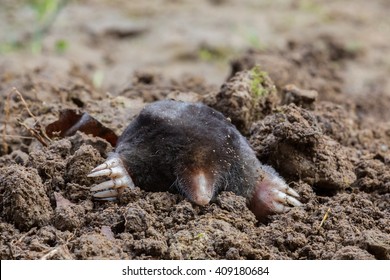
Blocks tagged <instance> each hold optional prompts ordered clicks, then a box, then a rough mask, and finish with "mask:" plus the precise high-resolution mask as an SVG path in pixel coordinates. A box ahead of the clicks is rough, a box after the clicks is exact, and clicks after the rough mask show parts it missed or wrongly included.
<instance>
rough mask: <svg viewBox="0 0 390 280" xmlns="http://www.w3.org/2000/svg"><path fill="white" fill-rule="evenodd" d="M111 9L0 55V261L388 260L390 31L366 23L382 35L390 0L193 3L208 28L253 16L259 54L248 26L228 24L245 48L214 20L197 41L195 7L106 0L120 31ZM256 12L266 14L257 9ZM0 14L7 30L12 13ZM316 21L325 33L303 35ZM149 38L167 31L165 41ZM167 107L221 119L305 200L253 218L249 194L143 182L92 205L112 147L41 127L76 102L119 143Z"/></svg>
mask: <svg viewBox="0 0 390 280" xmlns="http://www.w3.org/2000/svg"><path fill="white" fill-rule="evenodd" d="M84 2H85V3H84ZM87 2H90V3H87ZM108 2H109V1H80V2H77V3H76V2H75V3H73V2H72V3H71V4H69V6H68V7H66V8H65V9H66V10H64V11H63V13H62V14H61V17H60V18H58V19H57V21H56V23H55V25H54V27H53V29H52V31H51V33H49V34H47V38H46V39H45V40H44V41H43V49H42V50H41V52H42V53H41V54H38V55H36V54H35V55H33V54H31V53H29V52H27V51H26V50H24V51H23V50H18V51H14V52H11V53H5V54H1V56H0V58H1V60H0V96H1V99H0V110H1V112H0V135H1V141H0V144H1V147H0V210H1V212H0V229H1V237H0V258H1V259H235V260H237V259H385V260H389V259H390V110H389V108H390V82H389V80H388V77H389V74H390V61H389V60H388V58H389V57H390V55H389V54H390V38H389V36H388V34H389V33H386V32H385V34H386V35H387V39H383V36H384V34H383V33H381V31H380V30H377V29H375V28H373V26H377V24H379V23H381V24H382V25H381V26H383V30H390V28H389V27H390V24H389V20H388V17H386V15H387V12H389V11H390V6H389V3H388V2H387V1H380V0H377V1H358V2H359V3H361V4H362V5H364V7H365V8H364V9H362V8H360V9H359V12H360V11H361V12H362V13H360V14H359V15H360V16H357V15H356V14H354V13H352V12H350V11H349V8H348V7H350V5H349V4H348V3H349V2H348V1H332V3H330V4H329V3H328V2H327V1H313V3H312V4H310V5H309V4H308V3H311V1H285V2H286V3H285V4H283V5H282V4H281V3H279V4H276V3H274V4H270V3H269V1H264V3H263V4H256V3H260V2H261V3H262V1H243V2H242V3H243V4H240V5H238V4H236V3H235V2H234V1H228V0H227V1H201V2H199V3H198V4H197V5H196V9H195V11H197V12H199V13H201V12H202V13H206V14H208V17H209V19H208V20H207V21H206V22H204V23H202V24H201V26H202V27H204V28H206V26H213V28H216V27H215V26H221V24H222V22H224V21H226V20H227V21H228V22H230V23H231V22H232V19H231V18H234V17H237V18H238V19H237V20H241V21H242V22H245V20H244V19H245V18H249V19H253V20H254V19H255V18H256V19H257V20H258V21H255V20H254V21H253V22H251V24H253V26H254V27H256V28H258V29H256V30H257V31H256V32H258V33H255V34H260V35H261V34H263V33H264V34H268V35H267V36H269V38H268V37H267V36H266V37H265V38H264V44H265V45H264V46H263V45H262V44H260V43H261V41H260V39H259V38H257V37H256V38H255V37H253V38H252V37H245V36H249V35H248V32H249V31H248V30H250V32H252V33H253V32H254V31H253V30H252V29H245V28H246V27H245V28H244V27H242V26H241V27H237V28H241V29H239V31H237V32H238V33H240V32H241V33H240V34H244V35H243V36H244V38H246V39H245V40H246V43H247V47H248V48H247V50H245V48H241V45H240V46H236V47H237V48H234V46H235V45H234V42H236V41H235V39H237V38H235V37H234V38H235V39H234V38H231V37H228V36H227V35H226V34H228V33H227V30H226V29H224V27H221V29H220V30H219V29H208V31H204V32H206V33H207V34H208V36H205V38H203V37H202V36H204V35H202V34H204V33H201V31H199V30H201V29H196V28H194V29H191V28H192V27H193V24H192V23H191V22H187V21H186V18H187V16H189V15H191V13H192V12H189V11H192V8H194V7H193V5H194V4H188V3H184V2H185V1H184V2H183V3H182V1H162V0H161V1H158V2H161V3H160V4H166V5H162V7H163V8H162V9H161V10H156V9H155V7H154V6H152V5H148V4H145V2H144V1H134V2H135V3H137V4H136V5H133V6H132V8H130V7H128V6H127V5H128V4H126V3H123V2H126V1H113V2H117V5H122V6H121V7H122V9H123V10H126V11H127V14H126V13H125V15H127V17H125V16H124V15H123V14H122V17H121V18H120V20H122V22H120V20H117V21H116V20H113V18H115V15H118V13H119V12H120V11H119V10H118V9H117V8H115V7H114V6H113V4H112V3H108ZM265 2H267V3H268V4H265ZM276 2H279V1H276ZM6 3H7V5H8V6H7V7H8V9H9V10H10V11H12V12H18V13H21V14H23V15H25V13H26V11H25V10H23V9H22V10H21V11H20V10H18V9H16V8H15V7H13V5H14V4H12V1H9V3H8V1H6ZM305 3H306V4H305ZM237 5H238V6H237ZM256 5H260V6H256ZM19 8H20V7H19ZM260 8H261V10H262V12H263V13H264V14H265V15H264V17H263V18H261V17H259V16H258V13H257V12H256V13H255V11H256V9H260ZM13 9H15V10H16V11H14V10H13ZM210 10H211V11H214V12H215V13H216V14H215V18H213V16H212V13H209V12H208V11H210ZM75 11H78V12H77V13H75ZM92 11H94V12H95V13H98V14H100V15H104V22H106V23H105V24H98V21H96V16H94V15H95V14H94V13H92ZM386 11H387V12H386ZM2 13H5V12H4V11H2ZM105 13H108V14H109V15H107V14H105ZM172 13H173V14H174V15H176V20H177V21H178V22H181V23H183V27H182V29H178V28H177V26H176V25H174V24H173V22H172V21H170V18H171V17H172ZM292 13H295V14H296V15H297V17H296V18H292V16H291V14H292ZM70 14H71V15H74V16H75V19H74V21H72V22H71V23H68V24H70V25H71V26H74V25H77V24H79V25H82V26H83V27H84V29H75V31H74V34H72V35H69V36H70V37H69V38H68V40H72V41H70V44H71V45H70V49H69V50H68V51H67V53H65V54H62V55H58V54H55V55H54V54H53V52H55V51H54V50H52V49H50V46H52V42H53V40H54V39H58V36H59V35H58V34H66V33H61V32H64V30H66V27H67V25H66V22H67V19H68V20H69V16H70ZM219 14H221V15H222V14H223V15H224V16H221V17H220V18H219V17H218V16H217V15H219ZM267 14H269V15H272V16H274V17H269V16H268V15H267ZM82 15H84V17H82ZM163 15H164V16H165V17H164V16H163ZM225 15H226V16H225ZM244 15H247V17H244ZM255 15H256V16H255ZM278 15H279V16H278ZM288 15H290V17H288ZM25 16H26V17H28V16H29V15H28V13H27V15H25ZM85 17H86V18H87V19H89V21H88V23H85V20H84V18H85ZM148 17H152V19H153V21H151V22H153V24H150V23H149V22H148V21H147V20H146V18H148ZM128 18H131V19H132V20H131V21H130V20H129V19H128ZM168 18H169V19H168ZM206 18H207V17H206ZM259 18H260V19H259ZM381 18H383V19H384V21H382V20H381ZM5 20H7V26H8V27H9V28H11V27H12V26H13V25H12V23H13V21H15V20H16V19H15V18H14V17H10V18H8V17H4V18H3V19H2V21H5ZM194 20H195V19H194ZM286 21H288V22H286ZM94 22H95V24H93V23H94ZM163 22H166V23H167V27H165V28H168V29H164V27H162V26H163V25H162V24H161V23H163ZM260 23H261V24H260ZM321 24H325V25H326V26H329V28H328V29H326V28H325V29H324V28H314V27H313V26H312V25H314V26H317V27H318V26H323V25H321ZM290 25H291V26H292V27H289V26H290ZM356 25H359V26H360V29H361V30H362V33H359V34H357V33H356ZM175 26H176V27H175ZM245 26H246V25H245ZM259 26H262V27H259ZM264 26H268V27H267V28H268V29H267V28H265V27H264ZM68 27H69V25H68ZM190 27H191V28H190ZM169 28H170V29H169ZM264 28H265V29H264ZM299 29H303V30H305V32H298V31H299ZM76 30H79V31H76ZM180 30H181V31H180ZM183 30H184V31H185V32H187V33H185V32H184V31H183ZM189 30H192V31H189ZM196 30H198V31H199V32H197V31H196ZM270 30H271V31H272V32H273V33H272V32H270ZM381 30H382V29H381ZM170 31H172V32H171V33H170ZM161 32H165V33H161ZM181 32H184V33H185V34H186V35H185V36H184V37H185V40H184V39H182V37H180V36H179V35H180V34H181V35H183V34H182V33H181ZM235 32H236V31H235ZM262 32H263V33H262ZM343 32H344V34H347V35H346V36H341V35H340V34H343ZM375 32H377V33H375ZM252 33H250V34H252ZM271 33H272V34H273V35H270V34H271ZM363 33H364V34H363ZM85 34H87V35H85ZM156 34H170V35H167V38H165V37H164V39H163V40H161V41H160V40H156V38H157V37H156ZM178 34H179V35H178ZM245 34H246V35H245ZM1 35H2V38H5V37H4V34H1ZM236 35H237V34H236ZM252 35H253V34H252ZM260 35H258V36H260ZM56 36H57V37H56ZM64 36H65V35H64ZM72 36H73V37H72ZM237 36H238V35H237ZM171 37H172V38H171ZM238 37H239V36H238ZM53 38H54V39H53ZM80 38H81V39H82V40H81V39H80ZM152 38H154V41H153V40H152ZM168 38H169V39H168ZM226 38H227V39H226ZM248 38H249V39H248ZM77 39H80V40H77ZM224 39H226V40H227V41H226V44H225V45H224ZM256 39H257V40H256ZM73 40H74V42H75V43H74V45H72V42H73ZM245 40H244V41H245ZM272 41H274V42H275V44H274V45H272V44H271V43H270V42H272ZM364 42H365V44H364ZM130 43H132V44H135V46H136V47H134V49H131V48H132V45H131V44H130ZM175 43H176V44H175ZM244 43H245V42H244ZM244 43H242V46H245V44H244ZM159 44H160V45H159ZM226 45H228V46H229V48H230V49H228V50H227V49H226V48H222V46H226ZM114 46H115V47H114ZM137 46H138V47H139V48H138V49H137ZM167 46H170V48H171V49H170V52H168V50H167V49H168V48H167ZM111 47H112V48H114V49H112V48H111ZM159 47H160V48H161V52H159V51H158V48H159ZM88 48H93V51H91V53H90V54H89V56H88V55H87V54H88V51H87V49H88ZM126 48H130V49H131V52H129V51H126ZM233 50H234V51H233ZM137 51H139V55H137ZM378 52H380V53H382V54H383V57H380V56H378ZM45 54H46V56H47V59H46V56H45ZM141 57H142V59H143V60H142V59H141ZM125 64H126V65H127V68H126V67H125ZM145 65H146V66H145ZM161 65H164V67H162V66H161ZM190 65H191V66H190ZM173 69H175V70H173ZM205 69H208V70H205ZM210 69H211V70H210ZM191 70H193V71H191ZM103 72H104V73H105V75H106V76H104V79H99V77H101V76H99V75H101V74H102V73H103ZM178 72H182V73H185V75H177V73H178ZM119 73H120V74H119ZM162 99H175V100H182V101H190V102H202V103H205V104H207V105H209V106H211V107H213V108H215V109H217V110H218V111H220V112H222V113H223V114H224V115H225V116H226V117H227V118H229V119H230V120H231V122H232V123H233V124H234V125H236V127H237V128H238V129H239V130H240V132H241V133H242V134H243V135H244V136H245V137H246V138H247V139H248V141H249V143H250V144H251V146H252V147H253V149H254V150H255V152H256V154H257V156H258V158H259V160H260V161H261V162H262V163H264V164H268V165H271V166H273V167H274V168H275V169H276V170H277V171H278V172H279V173H280V174H281V176H282V177H283V178H284V179H285V180H286V181H287V183H288V184H289V185H290V186H291V187H292V188H293V189H295V190H296V191H297V192H298V193H299V195H300V201H301V202H302V203H303V206H302V207H296V208H293V209H292V210H291V211H289V212H287V213H284V214H277V215H273V216H271V217H270V218H269V219H268V220H267V221H264V222H259V221H257V220H256V218H255V216H254V214H253V213H252V212H251V211H250V210H249V209H248V208H247V205H246V201H245V198H243V197H240V196H236V195H235V194H233V193H230V192H222V193H220V194H219V196H218V197H217V199H216V201H215V202H213V203H211V204H209V205H207V206H198V205H195V204H193V203H191V202H190V201H188V200H187V199H185V198H184V197H182V196H180V195H178V194H172V193H168V192H146V191H144V190H141V189H139V188H135V189H134V190H126V191H125V192H124V193H123V194H122V196H121V197H120V198H119V200H118V201H115V202H112V201H109V202H102V201H96V200H94V199H93V198H92V196H91V192H90V188H91V187H92V186H93V185H94V184H96V183H98V182H99V180H97V179H94V178H88V177H87V174H88V173H89V172H90V171H91V170H92V169H93V168H94V167H96V166H97V165H99V164H101V163H102V162H104V160H105V159H106V158H107V155H108V153H110V152H111V151H112V150H113V149H114V147H112V146H111V144H110V143H109V142H107V141H106V140H104V139H102V138H99V137H94V136H92V135H88V134H85V133H83V132H77V133H75V134H74V135H72V136H68V137H64V138H59V137H58V138H52V139H48V138H46V135H45V134H44V133H42V132H43V131H44V128H45V127H46V126H47V125H48V124H50V123H52V122H53V121H55V120H57V119H58V116H59V113H60V111H61V110H63V109H74V110H76V111H79V112H87V113H88V114H89V115H91V116H93V117H94V118H96V119H97V120H98V121H99V122H101V123H102V124H103V125H104V126H106V127H108V128H110V129H112V130H113V131H114V132H115V133H116V134H117V135H120V134H121V132H122V131H123V130H124V128H125V127H126V126H127V124H128V123H129V122H130V121H131V120H132V119H133V118H134V117H135V116H136V115H137V114H138V113H139V112H140V110H141V109H142V108H143V107H144V106H145V105H146V104H148V103H150V102H153V101H156V100H162ZM103 180H104V179H103Z"/></svg>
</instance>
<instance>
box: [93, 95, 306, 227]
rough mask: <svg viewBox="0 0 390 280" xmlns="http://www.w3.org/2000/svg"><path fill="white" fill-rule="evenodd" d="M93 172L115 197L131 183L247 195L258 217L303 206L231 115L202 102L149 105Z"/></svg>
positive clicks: (192, 195)
mask: <svg viewBox="0 0 390 280" xmlns="http://www.w3.org/2000/svg"><path fill="white" fill-rule="evenodd" d="M88 176H89V177H97V176H107V177H109V178H110V180H108V181H106V182H103V183H101V184H98V185H96V186H94V187H92V188H91V191H93V192H95V193H94V197H96V198H99V199H106V200H112V199H115V198H116V197H117V196H118V195H120V193H121V192H122V191H123V190H124V189H125V188H134V186H138V187H140V188H141V189H144V190H146V191H171V192H178V193H180V194H182V195H183V196H185V197H186V198H188V199H189V200H190V201H192V202H194V203H196V204H198V205H207V204H208V203H210V201H213V200H214V199H215V198H216V196H217V195H218V193H219V192H221V191H232V192H234V193H236V194H237V195H242V196H244V197H246V199H247V202H248V206H249V208H250V209H251V210H252V211H253V213H254V214H255V215H256V217H257V218H258V219H263V218H265V217H266V216H268V215H269V214H272V213H282V212H285V211H287V210H289V209H290V208H291V207H292V206H300V205H301V203H300V202H299V201H298V200H297V198H298V197H299V196H298V194H297V193H296V192H295V191H294V190H292V189H291V188H290V187H289V186H288V185H287V184H286V183H285V181H284V180H283V179H282V178H281V177H280V176H279V175H278V174H277V173H276V171H275V170H274V169H273V168H272V167H270V166H267V165H263V164H261V163H260V161H259V160H258V159H257V158H256V155H255V152H254V151H253V150H252V149H251V147H250V146H249V144H248V142H247V140H246V139H245V138H244V137H243V136H242V135H241V134H240V133H239V132H238V130H237V129H236V128H235V127H234V125H232V124H231V123H230V122H229V121H228V120H227V119H226V117H224V116H223V115H222V114H221V113H219V112H217V111H215V110H214V109H212V108H210V107H208V106H206V105H203V104H200V103H187V102H179V101H172V100H166V101H158V102H154V103H151V104H149V105H148V106H146V107H145V108H144V109H143V110H142V111H141V112H140V114H139V115H138V116H137V117H136V118H135V119H134V120H133V121H132V122H131V123H130V124H129V126H128V127H127V128H126V129H125V130H124V132H123V133H122V135H121V136H120V137H119V139H118V143H117V146H116V148H115V151H114V152H113V153H111V154H110V155H109V157H108V159H107V160H106V162H105V163H103V164H101V165H99V166H98V167H96V168H95V169H93V170H92V172H91V174H89V175H88Z"/></svg>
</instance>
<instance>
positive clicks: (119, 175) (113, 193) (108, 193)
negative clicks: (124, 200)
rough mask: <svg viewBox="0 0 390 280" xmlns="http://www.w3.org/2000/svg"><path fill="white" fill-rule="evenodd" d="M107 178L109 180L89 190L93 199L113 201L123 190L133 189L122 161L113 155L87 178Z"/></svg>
mask: <svg viewBox="0 0 390 280" xmlns="http://www.w3.org/2000/svg"><path fill="white" fill-rule="evenodd" d="M100 176H108V177H109V178H111V180H108V181H105V182H103V183H100V184H98V185H96V186H94V187H92V188H91V191H92V192H96V193H94V195H93V196H94V197H95V198H98V199H103V200H115V199H116V198H117V197H118V195H119V194H120V193H121V192H123V190H124V189H125V188H130V189H133V188H134V183H133V180H132V179H131V177H130V176H129V174H128V173H127V171H126V169H125V167H124V165H123V162H122V160H121V159H120V158H119V156H118V154H116V153H114V154H113V155H112V156H110V157H109V158H108V159H107V160H106V161H105V162H104V163H103V164H101V165H99V166H97V167H96V168H94V169H93V170H92V171H91V173H90V174H88V177H100Z"/></svg>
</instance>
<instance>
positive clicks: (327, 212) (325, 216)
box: [318, 208, 330, 228]
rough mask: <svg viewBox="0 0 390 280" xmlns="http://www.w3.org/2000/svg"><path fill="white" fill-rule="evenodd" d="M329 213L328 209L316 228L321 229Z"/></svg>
mask: <svg viewBox="0 0 390 280" xmlns="http://www.w3.org/2000/svg"><path fill="white" fill-rule="evenodd" d="M329 213H330V208H328V210H326V213H325V215H324V217H323V218H322V221H321V223H320V225H319V226H318V228H321V227H322V225H323V224H324V223H325V221H326V220H327V219H328V216H329Z"/></svg>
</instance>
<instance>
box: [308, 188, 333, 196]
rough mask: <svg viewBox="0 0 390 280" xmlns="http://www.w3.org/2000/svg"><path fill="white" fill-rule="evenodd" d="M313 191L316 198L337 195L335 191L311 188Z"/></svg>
mask: <svg viewBox="0 0 390 280" xmlns="http://www.w3.org/2000/svg"><path fill="white" fill-rule="evenodd" d="M313 191H314V193H315V194H316V195H317V196H326V197H332V196H335V195H336V194H337V191H336V190H327V189H323V188H318V187H316V186H313Z"/></svg>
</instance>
